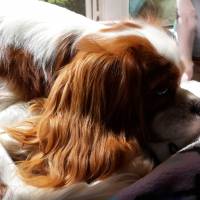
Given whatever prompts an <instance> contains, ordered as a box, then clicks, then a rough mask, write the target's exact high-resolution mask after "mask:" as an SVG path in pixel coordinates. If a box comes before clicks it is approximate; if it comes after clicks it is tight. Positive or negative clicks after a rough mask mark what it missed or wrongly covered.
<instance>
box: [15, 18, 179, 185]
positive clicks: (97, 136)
mask: <svg viewBox="0 0 200 200" xmlns="http://www.w3.org/2000/svg"><path fill="white" fill-rule="evenodd" d="M75 46H76V55H75V57H74V58H73V59H72V61H71V62H70V63H69V64H68V65H67V66H65V67H64V68H63V69H62V70H61V71H60V73H59V75H58V77H57V80H56V81H55V84H54V85H53V87H52V89H51V92H50V95H49V97H48V99H47V102H46V104H45V106H44V111H43V112H42V114H41V116H40V117H39V118H38V121H37V122H36V123H35V122H34V124H33V128H32V129H31V130H28V131H27V133H24V132H23V134H22V136H21V138H20V140H21V142H23V143H28V144H33V143H35V144H37V145H38V144H39V152H38V150H37V151H36V152H35V155H33V156H31V157H30V158H29V159H30V160H28V161H24V162H22V165H21V169H22V172H23V175H24V177H26V178H27V179H28V180H29V182H30V183H31V184H35V185H40V186H56V185H63V184H69V183H73V182H76V181H83V180H84V181H88V182H90V181H93V180H96V179H99V178H104V177H107V176H109V175H111V174H112V173H114V172H117V171H118V170H120V169H123V168H124V167H126V166H127V165H128V163H129V162H130V161H131V160H132V159H133V158H134V157H135V156H136V155H138V146H137V143H136V141H135V137H137V138H138V139H139V140H140V141H144V140H145V138H146V137H148V128H149V125H150V123H151V121H152V118H153V116H154V115H155V114H156V113H157V112H158V111H160V110H162V109H164V108H166V107H168V106H170V105H171V104H173V101H174V99H175V96H176V90H177V87H178V85H179V77H180V70H179V64H180V63H179V59H178V55H177V50H176V44H175V42H174V41H173V39H171V38H170V37H169V36H168V35H167V34H166V33H165V32H164V31H162V30H160V29H159V28H154V27H152V26H149V25H145V24H134V23H130V22H127V23H121V24H117V25H114V26H113V27H108V28H105V29H102V30H100V31H99V32H97V33H92V34H88V35H85V36H83V37H81V38H80V39H79V40H78V41H76V44H75ZM26 136H27V137H26ZM17 138H18V139H19V134H18V133H17ZM36 177H37V178H36Z"/></svg>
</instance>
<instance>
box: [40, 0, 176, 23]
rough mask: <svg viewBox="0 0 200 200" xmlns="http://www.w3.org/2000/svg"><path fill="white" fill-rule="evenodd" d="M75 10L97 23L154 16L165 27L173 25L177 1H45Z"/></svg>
mask: <svg viewBox="0 0 200 200" xmlns="http://www.w3.org/2000/svg"><path fill="white" fill-rule="evenodd" d="M43 1H46V2H49V3H53V4H57V5H60V6H62V7H65V8H68V9H70V10H73V11H75V12H77V13H80V14H82V15H85V16H87V17H89V18H91V19H93V20H96V21H104V20H106V21H112V20H125V19H130V18H134V17H146V16H147V15H149V14H150V15H153V16H154V17H158V18H159V19H160V20H161V22H162V23H163V25H165V26H171V25H173V23H174V21H175V18H176V0H43Z"/></svg>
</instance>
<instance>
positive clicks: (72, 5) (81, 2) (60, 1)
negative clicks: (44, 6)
mask: <svg viewBox="0 0 200 200" xmlns="http://www.w3.org/2000/svg"><path fill="white" fill-rule="evenodd" d="M42 1H46V2H49V3H52V4H56V5H59V6H61V7H64V8H68V9H70V10H72V11H75V12H77V13H79V14H82V15H85V16H86V5H85V0H42Z"/></svg>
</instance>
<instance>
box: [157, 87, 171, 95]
mask: <svg viewBox="0 0 200 200" xmlns="http://www.w3.org/2000/svg"><path fill="white" fill-rule="evenodd" d="M168 91H169V89H168V88H162V89H160V90H158V91H156V94H157V95H158V96H163V95H166V94H167V93H168Z"/></svg>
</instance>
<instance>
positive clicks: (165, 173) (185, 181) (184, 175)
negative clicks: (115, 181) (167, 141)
mask: <svg viewBox="0 0 200 200" xmlns="http://www.w3.org/2000/svg"><path fill="white" fill-rule="evenodd" d="M149 199H150V200H151V199H152V200H158V199H159V200H193V199H196V200H198V199H200V148H198V147H196V148H193V149H192V150H188V151H184V152H182V153H177V154H175V155H174V156H172V157H171V158H170V159H168V160H167V161H165V162H164V163H162V164H161V165H159V166H158V167H156V168H155V169H154V170H153V171H152V172H151V173H150V174H149V175H147V176H146V177H144V178H143V179H140V180H139V181H138V182H136V183H135V184H133V185H131V186H129V187H127V188H125V189H123V190H122V191H120V192H119V193H118V194H116V196H114V197H113V198H112V200H149Z"/></svg>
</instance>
